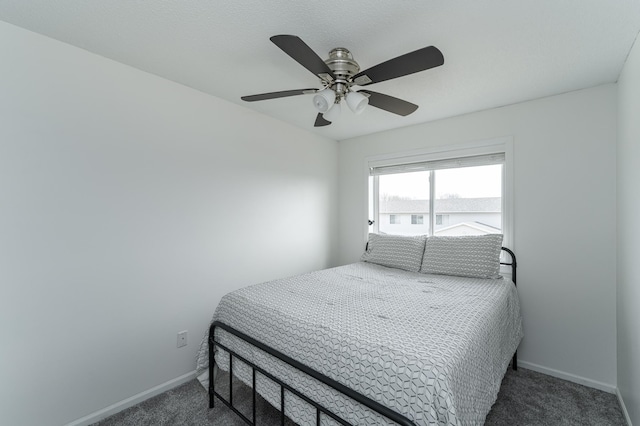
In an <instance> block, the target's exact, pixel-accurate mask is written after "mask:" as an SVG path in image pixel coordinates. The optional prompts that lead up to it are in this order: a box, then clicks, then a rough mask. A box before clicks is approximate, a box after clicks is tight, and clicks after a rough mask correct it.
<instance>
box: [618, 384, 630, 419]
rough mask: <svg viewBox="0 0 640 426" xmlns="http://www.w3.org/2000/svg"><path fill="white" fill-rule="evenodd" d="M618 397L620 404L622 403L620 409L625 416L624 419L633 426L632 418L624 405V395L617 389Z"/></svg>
mask: <svg viewBox="0 0 640 426" xmlns="http://www.w3.org/2000/svg"><path fill="white" fill-rule="evenodd" d="M616 395H617V396H618V402H619V403H620V408H621V409H622V414H624V418H625V420H626V421H627V425H628V426H633V425H632V424H631V417H629V412H628V411H627V407H626V406H625V405H624V399H622V395H621V394H620V389H618V388H616Z"/></svg>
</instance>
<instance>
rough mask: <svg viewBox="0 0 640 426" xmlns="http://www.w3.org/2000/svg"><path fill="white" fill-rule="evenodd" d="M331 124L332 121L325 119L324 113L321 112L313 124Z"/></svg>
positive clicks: (317, 125) (314, 125)
mask: <svg viewBox="0 0 640 426" xmlns="http://www.w3.org/2000/svg"><path fill="white" fill-rule="evenodd" d="M329 124H331V122H330V121H327V120H325V119H324V117H323V116H322V113H321V112H319V113H318V115H316V122H315V123H314V124H313V127H323V126H328V125H329Z"/></svg>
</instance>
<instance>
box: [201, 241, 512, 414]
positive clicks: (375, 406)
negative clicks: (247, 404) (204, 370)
mask: <svg viewBox="0 0 640 426" xmlns="http://www.w3.org/2000/svg"><path fill="white" fill-rule="evenodd" d="M502 250H504V251H505V252H507V253H509V255H510V256H511V262H501V264H502V265H507V266H511V276H512V281H513V283H514V284H516V267H517V262H516V256H515V254H514V253H513V251H511V250H509V249H508V248H505V247H502ZM217 327H220V328H221V329H223V330H225V331H227V332H228V333H231V334H233V335H234V336H236V337H238V338H240V339H242V340H244V341H245V342H247V343H249V344H251V345H253V346H255V347H257V348H259V349H261V350H263V351H264V352H266V353H268V354H270V355H272V356H274V357H276V358H278V359H280V360H281V361H284V362H286V363H287V364H289V365H290V366H292V367H294V368H296V369H298V370H299V371H302V372H303V373H305V374H307V375H308V376H311V377H313V378H314V379H316V380H319V381H320V382H322V383H324V384H325V385H327V386H329V387H331V388H333V389H335V390H337V391H338V392H340V393H342V394H343V395H345V396H347V397H348V398H351V399H353V400H354V401H357V402H359V403H360V404H362V405H364V406H366V407H368V408H369V409H371V410H373V411H374V412H376V413H378V414H380V415H382V416H384V417H386V418H388V419H390V420H391V421H393V422H395V423H397V424H398V425H402V426H416V425H415V423H413V422H412V421H411V420H409V419H408V418H406V417H405V416H403V415H401V414H399V413H397V412H395V411H393V410H391V409H390V408H388V407H386V406H384V405H382V404H380V403H378V402H376V401H374V400H372V399H370V398H368V397H366V396H364V395H362V394H360V393H358V392H356V391H354V390H353V389H350V388H348V387H346V386H344V385H343V384H341V383H339V382H337V381H335V380H333V379H331V378H329V377H327V376H325V375H324V374H322V373H320V372H318V371H316V370H314V369H312V368H310V367H308V366H306V365H304V364H302V363H300V362H299V361H296V360H295V359H293V358H291V357H289V356H287V355H285V354H283V353H282V352H280V351H277V350H275V349H273V348H271V347H269V346H267V345H265V344H264V343H262V342H259V341H257V340H255V339H254V338H252V337H250V336H247V335H246V334H244V333H242V332H240V331H238V330H235V329H234V328H232V327H230V326H228V325H226V324H224V323H222V322H220V321H214V322H213V323H212V324H211V326H210V328H209V408H213V406H214V402H215V399H216V398H218V399H219V400H220V401H221V402H223V403H224V404H225V405H226V406H227V407H229V408H230V409H231V410H232V411H233V412H234V413H236V414H237V415H238V417H240V418H241V419H242V420H244V422H245V423H247V424H249V425H255V424H256V373H260V374H262V375H263V376H265V377H267V378H269V379H270V380H272V381H273V382H275V383H277V384H278V385H280V424H281V425H284V424H285V390H286V391H288V392H290V393H292V394H294V395H296V396H297V397H299V398H301V399H302V400H303V401H305V402H307V403H308V404H310V405H311V406H313V407H314V408H315V410H316V425H317V426H320V419H321V416H322V414H324V415H326V416H329V417H330V418H332V419H333V420H335V421H337V422H338V423H339V424H341V425H344V426H352V425H351V424H350V423H348V422H346V421H345V420H343V419H342V418H340V417H339V416H338V415H336V414H335V413H333V412H331V411H330V410H329V409H327V408H326V407H323V406H322V405H320V404H319V403H317V402H315V401H313V400H311V399H310V398H308V397H307V396H305V395H303V394H302V393H300V392H299V391H298V390H296V389H294V388H293V387H291V386H289V385H288V384H286V383H284V382H283V381H282V380H280V379H278V378H276V377H274V376H273V375H272V374H270V373H269V372H267V371H265V370H264V369H262V368H260V367H259V366H257V365H255V364H254V363H252V362H251V361H249V360H247V359H246V358H244V357H242V356H241V355H239V354H237V353H236V352H234V351H233V350H231V349H230V348H228V347H227V346H225V345H223V344H222V343H219V342H216V341H215V330H216V328H217ZM216 348H220V349H222V350H224V351H226V352H227V353H229V399H228V400H226V399H225V398H224V397H223V396H222V395H220V394H219V393H218V392H216V390H215V383H214V366H215V350H216ZM517 355H518V352H517V351H516V352H515V353H514V355H513V360H512V367H513V369H514V370H517V368H518V359H517ZM234 359H237V360H240V361H241V362H242V363H244V364H246V365H248V366H249V367H251V370H252V382H253V383H252V393H253V395H252V397H253V406H252V415H251V418H248V417H247V416H246V415H244V414H243V413H242V412H240V411H239V410H238V409H237V408H236V407H234V405H233V360H234Z"/></svg>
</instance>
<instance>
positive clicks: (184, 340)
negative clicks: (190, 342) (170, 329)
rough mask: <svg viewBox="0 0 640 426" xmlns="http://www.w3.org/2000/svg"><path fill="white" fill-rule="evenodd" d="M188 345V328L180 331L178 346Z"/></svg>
mask: <svg viewBox="0 0 640 426" xmlns="http://www.w3.org/2000/svg"><path fill="white" fill-rule="evenodd" d="M183 346H187V330H184V331H181V332H179V333H178V347H179V348H181V347H183Z"/></svg>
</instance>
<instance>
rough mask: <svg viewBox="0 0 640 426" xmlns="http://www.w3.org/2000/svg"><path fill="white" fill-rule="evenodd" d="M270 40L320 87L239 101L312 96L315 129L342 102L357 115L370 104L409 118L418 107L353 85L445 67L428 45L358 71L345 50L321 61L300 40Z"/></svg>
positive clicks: (329, 119)
mask: <svg viewBox="0 0 640 426" xmlns="http://www.w3.org/2000/svg"><path fill="white" fill-rule="evenodd" d="M270 40H271V41H272V42H273V43H274V44H275V45H276V46H278V47H279V48H280V49H282V50H283V51H284V52H285V53H286V54H287V55H289V56H291V57H292V58H293V59H295V60H296V61H297V62H298V63H300V65H302V66H303V67H305V68H306V69H308V70H309V71H311V72H312V73H313V74H315V75H316V76H317V77H319V78H320V83H321V84H322V88H321V89H315V88H310V89H296V90H284V91H281V92H270V93H262V94H259V95H251V96H242V97H241V99H242V100H243V101H247V102H255V101H264V100H267V99H276V98H284V97H288V96H296V95H307V94H315V96H314V97H313V104H314V106H315V107H316V109H317V110H318V111H319V112H318V115H317V116H316V121H315V124H314V126H315V127H321V126H328V125H329V124H331V122H332V121H334V120H335V119H336V118H337V117H338V116H339V115H340V112H341V106H340V103H341V102H342V100H343V99H344V100H345V102H346V104H347V106H348V107H349V108H350V109H351V110H352V111H353V112H354V113H356V114H359V113H361V112H362V111H363V110H364V108H365V107H366V106H367V105H371V106H374V107H376V108H380V109H383V110H385V111H388V112H392V113H394V114H398V115H403V116H404V115H409V114H411V113H412V112H414V111H415V110H416V109H418V105H415V104H412V103H411V102H407V101H404V100H402V99H398V98H394V97H393V96H389V95H385V94H382V93H378V92H372V91H370V90H362V89H361V90H358V91H355V90H354V89H353V86H367V85H369V84H374V83H379V82H381V81H386V80H391V79H393V78H398V77H403V76H405V75H409V74H413V73H416V72H420V71H425V70H428V69H430V68H434V67H439V66H440V65H442V64H444V56H442V52H440V50H438V49H437V48H436V47H434V46H429V47H424V48H422V49H418V50H416V51H413V52H410V53H407V54H404V55H401V56H398V57H396V58H393V59H390V60H388V61H386V62H382V63H380V64H378V65H376V66H373V67H371V68H369V69H366V70H364V71H360V66H359V65H358V63H357V62H356V61H355V60H354V59H353V55H352V54H351V52H349V51H348V50H347V49H345V48H344V47H336V48H335V49H332V50H331V51H330V52H329V59H326V60H322V58H320V56H318V55H317V54H316V53H315V52H314V51H313V50H312V49H311V48H310V47H309V46H307V44H306V43H305V42H304V41H302V39H301V38H300V37H297V36H294V35H276V36H273V37H271V38H270Z"/></svg>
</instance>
